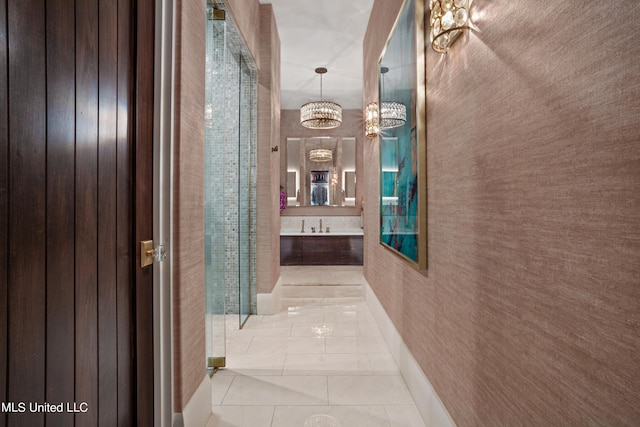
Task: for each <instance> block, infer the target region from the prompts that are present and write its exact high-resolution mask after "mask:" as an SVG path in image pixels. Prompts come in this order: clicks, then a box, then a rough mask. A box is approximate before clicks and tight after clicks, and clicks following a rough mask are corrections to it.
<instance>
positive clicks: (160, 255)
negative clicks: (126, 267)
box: [140, 240, 167, 267]
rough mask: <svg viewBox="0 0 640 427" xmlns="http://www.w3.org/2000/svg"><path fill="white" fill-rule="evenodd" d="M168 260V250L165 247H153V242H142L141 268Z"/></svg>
mask: <svg viewBox="0 0 640 427" xmlns="http://www.w3.org/2000/svg"><path fill="white" fill-rule="evenodd" d="M165 259H167V250H166V248H165V247H164V245H158V246H157V247H155V248H154V247H153V240H143V241H142V242H140V267H146V266H148V265H151V264H153V263H154V262H162V261H164V260H165Z"/></svg>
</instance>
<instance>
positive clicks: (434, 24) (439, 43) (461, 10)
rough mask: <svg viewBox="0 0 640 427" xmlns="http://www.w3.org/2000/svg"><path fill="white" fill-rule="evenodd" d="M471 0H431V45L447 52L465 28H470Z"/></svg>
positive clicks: (438, 50)
mask: <svg viewBox="0 0 640 427" xmlns="http://www.w3.org/2000/svg"><path fill="white" fill-rule="evenodd" d="M470 3H471V0H431V19H430V22H431V34H430V39H431V47H432V48H433V50H435V51H436V52H440V53H447V51H448V50H449V47H450V46H451V45H452V44H453V42H455V41H456V40H457V39H458V37H460V35H461V34H462V32H463V31H464V30H466V29H467V28H469V4H470Z"/></svg>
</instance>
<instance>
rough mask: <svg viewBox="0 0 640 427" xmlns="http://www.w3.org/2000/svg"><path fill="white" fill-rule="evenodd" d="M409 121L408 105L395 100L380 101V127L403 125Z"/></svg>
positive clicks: (389, 127)
mask: <svg viewBox="0 0 640 427" xmlns="http://www.w3.org/2000/svg"><path fill="white" fill-rule="evenodd" d="M406 121H407V107H406V106H405V105H404V104H401V103H399V102H395V101H385V102H381V103H380V128H381V129H391V128H397V127H399V126H402V125H404V124H405V123H406Z"/></svg>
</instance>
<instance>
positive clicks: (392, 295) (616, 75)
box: [363, 0, 640, 426]
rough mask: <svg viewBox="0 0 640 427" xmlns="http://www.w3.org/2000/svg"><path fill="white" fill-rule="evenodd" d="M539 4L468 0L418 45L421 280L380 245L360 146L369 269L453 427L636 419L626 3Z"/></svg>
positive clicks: (637, 331) (635, 70)
mask: <svg viewBox="0 0 640 427" xmlns="http://www.w3.org/2000/svg"><path fill="white" fill-rule="evenodd" d="M400 3H401V1H399V0H384V1H382V0H376V1H375V4H374V11H373V13H372V18H371V21H370V23H369V30H370V31H369V32H368V33H367V37H366V39H365V45H364V47H365V59H364V61H365V62H364V65H365V80H366V81H365V91H364V100H363V101H364V103H366V102H368V101H370V100H372V99H374V96H373V95H374V94H375V85H376V81H377V80H376V74H375V73H376V71H375V69H376V67H377V60H378V56H379V54H380V52H381V49H382V47H383V45H384V41H385V40H386V36H387V34H388V31H386V30H385V29H388V28H390V26H391V25H392V20H393V18H392V17H393V16H394V15H395V12H396V11H397V8H398V7H399V5H400ZM550 6H551V5H549V4H547V3H545V4H539V3H535V2H529V1H524V0H494V1H490V2H485V1H482V2H481V1H477V2H475V3H474V10H473V16H474V25H475V27H476V29H475V30H473V31H471V32H470V34H469V35H468V36H467V37H466V38H465V39H464V40H461V41H459V42H458V43H457V44H456V45H454V46H453V48H452V50H451V52H450V53H449V54H448V55H447V56H443V55H440V54H437V53H435V52H433V51H432V50H431V48H430V47H428V49H427V51H428V52H427V64H426V67H427V97H428V101H427V123H428V125H427V159H426V160H427V165H428V214H429V217H428V231H429V241H428V246H429V260H428V261H429V270H428V271H427V272H426V274H421V273H419V272H417V271H415V270H413V269H412V268H411V267H409V266H407V265H406V264H405V263H404V262H403V261H402V260H400V259H399V258H398V257H396V256H394V255H393V254H392V253H390V252H389V251H387V250H386V249H384V248H382V247H381V246H380V245H379V244H378V239H377V237H376V233H377V227H378V202H377V197H378V179H377V174H378V151H377V150H378V143H377V142H374V144H372V145H365V153H364V154H365V168H366V173H367V176H366V179H365V180H363V181H364V182H365V186H366V187H365V202H366V207H365V219H366V224H365V226H366V229H365V242H366V243H365V244H366V247H365V275H366V278H367V280H368V282H369V283H370V284H371V286H372V288H373V289H374V291H375V293H376V295H377V296H378V298H379V299H380V301H381V302H382V304H383V306H384V307H385V309H386V310H387V312H388V313H389V315H390V317H391V318H392V320H393V322H394V324H395V326H396V327H397V329H398V330H399V331H400V333H401V334H402V336H403V339H404V341H405V342H406V344H407V345H408V347H409V348H410V349H411V351H412V353H413V354H414V356H415V358H416V359H417V361H418V363H419V364H420V366H421V367H422V368H423V370H424V372H425V374H426V375H427V377H428V378H429V380H430V381H431V383H432V384H433V386H434V387H435V389H436V391H437V393H438V395H439V396H440V398H441V399H442V400H443V402H444V404H445V406H446V407H447V409H448V411H449V412H450V414H451V416H452V417H453V419H454V420H455V422H456V423H457V424H458V425H460V426H469V425H638V424H640V44H638V43H637V41H638V40H640V3H638V2H634V1H622V2H617V3H616V5H615V6H612V4H611V3H607V2H600V1H595V0H586V1H584V2H580V3H575V2H556V3H554V4H553V7H550Z"/></svg>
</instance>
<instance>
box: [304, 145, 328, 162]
mask: <svg viewBox="0 0 640 427" xmlns="http://www.w3.org/2000/svg"><path fill="white" fill-rule="evenodd" d="M309 160H311V161H312V162H330V161H331V160H333V152H332V151H331V150H327V149H324V148H316V149H314V150H311V151H309Z"/></svg>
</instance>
